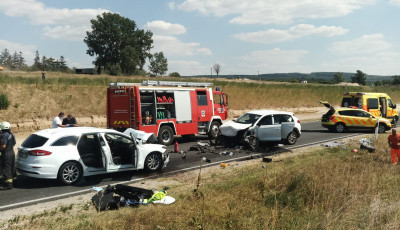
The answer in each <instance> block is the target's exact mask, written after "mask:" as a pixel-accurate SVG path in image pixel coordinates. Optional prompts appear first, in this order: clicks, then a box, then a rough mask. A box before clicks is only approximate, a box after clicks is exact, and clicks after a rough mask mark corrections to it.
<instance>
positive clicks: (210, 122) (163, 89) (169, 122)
mask: <svg viewBox="0 0 400 230" xmlns="http://www.w3.org/2000/svg"><path fill="white" fill-rule="evenodd" d="M211 87H212V83H202V82H172V81H149V80H147V81H143V83H141V84H140V83H118V82H113V83H110V84H109V87H108V89H107V127H108V128H113V129H117V130H121V131H123V130H125V129H127V128H133V129H136V130H143V131H145V132H148V133H154V134H155V135H156V136H157V139H158V142H159V143H160V144H163V145H170V144H171V143H172V142H173V139H174V136H175V135H181V136H184V135H193V134H208V136H209V137H210V138H212V139H214V138H217V137H218V135H219V126H220V125H221V124H222V121H223V120H225V119H226V118H227V114H228V111H227V105H228V96H227V95H226V94H224V93H223V92H221V91H220V88H219V87H216V90H215V91H213V90H212V88H211Z"/></svg>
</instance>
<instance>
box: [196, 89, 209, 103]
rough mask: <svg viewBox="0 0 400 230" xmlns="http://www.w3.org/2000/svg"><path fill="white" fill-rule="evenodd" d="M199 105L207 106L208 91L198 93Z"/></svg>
mask: <svg viewBox="0 0 400 230" xmlns="http://www.w3.org/2000/svg"><path fill="white" fill-rule="evenodd" d="M197 104H198V105H207V92H206V91H197Z"/></svg>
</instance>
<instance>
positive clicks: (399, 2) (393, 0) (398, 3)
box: [389, 0, 400, 6]
mask: <svg viewBox="0 0 400 230" xmlns="http://www.w3.org/2000/svg"><path fill="white" fill-rule="evenodd" d="M389 4H392V5H396V6H400V0H390V1H389Z"/></svg>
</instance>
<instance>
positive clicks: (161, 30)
mask: <svg viewBox="0 0 400 230" xmlns="http://www.w3.org/2000/svg"><path fill="white" fill-rule="evenodd" d="M144 29H147V30H150V31H152V32H153V33H154V34H157V35H171V34H184V33H186V28H185V27H184V26H183V25H180V24H172V23H169V22H164V21H152V22H147V23H146V25H145V26H144Z"/></svg>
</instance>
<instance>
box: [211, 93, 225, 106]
mask: <svg viewBox="0 0 400 230" xmlns="http://www.w3.org/2000/svg"><path fill="white" fill-rule="evenodd" d="M213 97H214V103H215V104H223V102H224V99H223V98H222V95H221V94H214V95H213Z"/></svg>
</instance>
